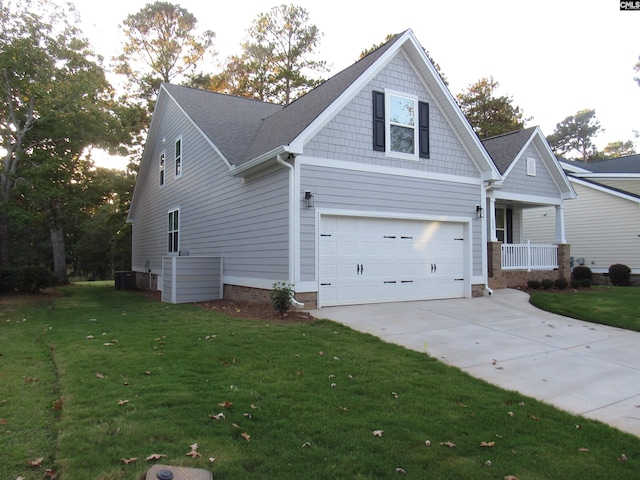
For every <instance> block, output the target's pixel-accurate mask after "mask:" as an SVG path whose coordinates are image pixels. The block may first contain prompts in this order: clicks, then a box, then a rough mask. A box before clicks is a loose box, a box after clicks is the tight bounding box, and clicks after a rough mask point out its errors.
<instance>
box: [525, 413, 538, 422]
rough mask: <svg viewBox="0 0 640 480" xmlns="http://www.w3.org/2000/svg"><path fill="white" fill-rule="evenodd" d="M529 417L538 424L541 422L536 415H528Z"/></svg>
mask: <svg viewBox="0 0 640 480" xmlns="http://www.w3.org/2000/svg"><path fill="white" fill-rule="evenodd" d="M527 417H529V418H530V419H531V420H535V421H536V422H537V421H539V420H540V419H539V418H538V417H536V416H535V415H531V414H530V413H529V414H527Z"/></svg>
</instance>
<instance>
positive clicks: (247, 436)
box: [240, 432, 251, 442]
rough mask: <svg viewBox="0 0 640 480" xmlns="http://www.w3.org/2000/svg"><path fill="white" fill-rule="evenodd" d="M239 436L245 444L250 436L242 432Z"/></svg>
mask: <svg viewBox="0 0 640 480" xmlns="http://www.w3.org/2000/svg"><path fill="white" fill-rule="evenodd" d="M240 436H241V437H242V438H244V439H245V440H246V441H247V442H248V441H249V440H251V435H249V434H248V433H247V432H242V433H241V434H240Z"/></svg>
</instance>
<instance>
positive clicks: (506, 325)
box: [311, 290, 640, 437]
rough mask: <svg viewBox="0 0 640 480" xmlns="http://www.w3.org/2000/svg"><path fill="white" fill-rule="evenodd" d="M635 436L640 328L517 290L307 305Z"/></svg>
mask: <svg viewBox="0 0 640 480" xmlns="http://www.w3.org/2000/svg"><path fill="white" fill-rule="evenodd" d="M311 314H312V315H313V316H315V317H316V318H327V319H330V320H335V321H337V322H339V323H342V324H344V325H347V326H349V327H351V328H353V329H354V330H358V331H361V332H365V333H370V334H373V335H376V336H378V337H380V338H381V339H382V340H385V341H387V342H391V343H395V344H398V345H401V346H404V347H406V348H410V349H413V350H417V351H420V352H426V353H428V354H429V355H431V356H432V357H435V358H438V359H439V360H441V361H442V362H444V363H446V364H448V365H453V366H455V367H458V368H460V369H461V370H464V371H465V372H467V373H469V374H471V375H473V376H475V377H478V378H481V379H483V380H486V381H487V382H489V383H492V384H494V385H498V386H500V387H503V388H506V389H509V390H516V391H518V392H520V393H522V394H524V395H527V396H530V397H534V398H537V399H539V400H543V401H545V402H547V403H549V404H552V405H555V406H556V407H559V408H561V409H563V410H566V411H568V412H571V413H575V414H579V415H583V416H584V417H587V418H592V419H596V420H600V421H602V422H605V423H608V424H609V425H612V426H614V427H616V428H619V429H620V430H623V431H626V432H629V433H632V434H634V435H636V436H638V437H640V333H638V332H630V331H627V330H622V329H619V328H612V327H606V326H603V325H598V324H593V323H588V322H583V321H580V320H574V319H571V318H567V317H562V316H559V315H553V314H550V313H547V312H544V311H541V310H538V309H537V308H535V307H533V306H531V305H530V304H529V295H528V294H526V293H524V292H521V291H518V290H496V291H494V294H493V295H492V296H490V297H481V298H473V299H454V300H430V301H423V302H402V303H391V304H373V305H355V306H347V307H326V308H322V309H321V310H314V311H312V312H311Z"/></svg>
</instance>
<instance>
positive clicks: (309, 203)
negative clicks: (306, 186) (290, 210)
mask: <svg viewBox="0 0 640 480" xmlns="http://www.w3.org/2000/svg"><path fill="white" fill-rule="evenodd" d="M304 204H305V205H306V207H307V208H313V195H311V192H310V191H309V190H307V191H306V192H304Z"/></svg>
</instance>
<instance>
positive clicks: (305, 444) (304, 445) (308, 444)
mask: <svg viewBox="0 0 640 480" xmlns="http://www.w3.org/2000/svg"><path fill="white" fill-rule="evenodd" d="M310 446H311V443H310V442H304V443H303V444H302V445H301V446H300V448H305V447H310Z"/></svg>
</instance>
